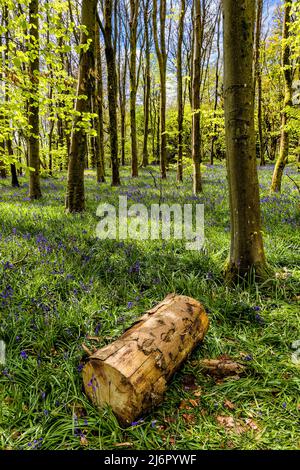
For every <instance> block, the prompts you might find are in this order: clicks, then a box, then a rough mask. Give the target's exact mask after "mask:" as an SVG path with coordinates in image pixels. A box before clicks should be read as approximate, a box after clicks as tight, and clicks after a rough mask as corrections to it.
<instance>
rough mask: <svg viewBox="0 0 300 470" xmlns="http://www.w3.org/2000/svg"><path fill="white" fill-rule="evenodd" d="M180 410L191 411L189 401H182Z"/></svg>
mask: <svg viewBox="0 0 300 470" xmlns="http://www.w3.org/2000/svg"><path fill="white" fill-rule="evenodd" d="M179 409H180V410H191V409H192V408H191V406H189V402H188V400H182V402H181V403H180V405H179Z"/></svg>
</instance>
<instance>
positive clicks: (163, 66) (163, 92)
mask: <svg viewBox="0 0 300 470" xmlns="http://www.w3.org/2000/svg"><path fill="white" fill-rule="evenodd" d="M166 8H167V5H166V0H160V9H159V20H160V41H159V39H158V28H157V0H153V15H152V17H153V37H154V43H155V49H156V55H157V60H158V65H159V75H160V117H159V121H160V145H159V146H160V172H161V177H162V178H163V179H165V178H166V177H167V172H166V165H167V135H166V105H167V87H166V75H167V51H166V38H165V35H166V33H165V26H166Z"/></svg>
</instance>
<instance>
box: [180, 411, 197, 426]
mask: <svg viewBox="0 0 300 470" xmlns="http://www.w3.org/2000/svg"><path fill="white" fill-rule="evenodd" d="M182 417H183V419H184V421H185V422H186V423H188V424H195V422H196V418H195V416H194V415H191V414H189V413H183V415H182Z"/></svg>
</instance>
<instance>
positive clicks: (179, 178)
mask: <svg viewBox="0 0 300 470" xmlns="http://www.w3.org/2000/svg"><path fill="white" fill-rule="evenodd" d="M184 16H185V0H181V3H180V16H179V25H178V42H177V125H178V150H177V153H178V156H177V181H182V179H183V169H182V156H183V135H182V133H183V116H184V106H183V94H182V42H183V31H184Z"/></svg>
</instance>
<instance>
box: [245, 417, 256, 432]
mask: <svg viewBox="0 0 300 470" xmlns="http://www.w3.org/2000/svg"><path fill="white" fill-rule="evenodd" d="M245 423H246V424H247V426H248V427H249V428H251V429H254V431H258V430H259V427H258V425H257V424H256V422H255V421H253V419H251V418H246V419H245Z"/></svg>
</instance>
